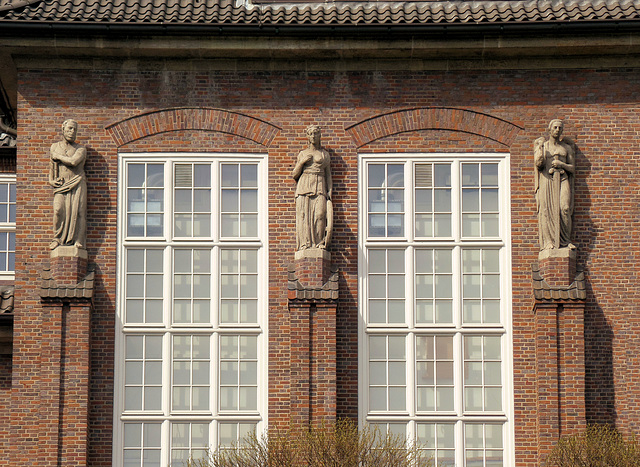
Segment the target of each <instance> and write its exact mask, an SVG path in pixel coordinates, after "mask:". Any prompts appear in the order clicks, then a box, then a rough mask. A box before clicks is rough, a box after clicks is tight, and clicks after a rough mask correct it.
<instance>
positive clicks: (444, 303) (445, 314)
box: [436, 300, 453, 323]
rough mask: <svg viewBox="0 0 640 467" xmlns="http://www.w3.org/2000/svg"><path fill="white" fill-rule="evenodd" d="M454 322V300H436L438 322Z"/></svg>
mask: <svg viewBox="0 0 640 467" xmlns="http://www.w3.org/2000/svg"><path fill="white" fill-rule="evenodd" d="M452 322H453V302H452V301H451V300H436V323H452Z"/></svg>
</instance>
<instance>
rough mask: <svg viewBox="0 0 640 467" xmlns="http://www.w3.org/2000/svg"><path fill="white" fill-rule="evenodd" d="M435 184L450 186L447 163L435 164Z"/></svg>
mask: <svg viewBox="0 0 640 467" xmlns="http://www.w3.org/2000/svg"><path fill="white" fill-rule="evenodd" d="M433 178H434V179H435V186H443V187H450V186H451V166H450V165H449V164H435V166H434V177H433Z"/></svg>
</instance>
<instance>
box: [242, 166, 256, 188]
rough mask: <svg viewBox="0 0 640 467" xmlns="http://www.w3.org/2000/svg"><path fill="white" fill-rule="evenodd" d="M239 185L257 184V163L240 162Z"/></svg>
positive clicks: (252, 185)
mask: <svg viewBox="0 0 640 467" xmlns="http://www.w3.org/2000/svg"><path fill="white" fill-rule="evenodd" d="M240 186H242V187H254V186H258V164H242V171H241V175H240Z"/></svg>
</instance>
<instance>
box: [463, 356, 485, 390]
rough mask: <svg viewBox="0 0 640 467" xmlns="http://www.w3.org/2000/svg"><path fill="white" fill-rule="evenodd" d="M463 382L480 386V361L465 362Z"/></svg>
mask: <svg viewBox="0 0 640 467" xmlns="http://www.w3.org/2000/svg"><path fill="white" fill-rule="evenodd" d="M464 384H465V385H467V386H471V385H475V386H480V385H481V384H482V363H480V362H465V364H464Z"/></svg>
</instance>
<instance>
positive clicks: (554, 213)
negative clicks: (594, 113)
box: [534, 119, 576, 250]
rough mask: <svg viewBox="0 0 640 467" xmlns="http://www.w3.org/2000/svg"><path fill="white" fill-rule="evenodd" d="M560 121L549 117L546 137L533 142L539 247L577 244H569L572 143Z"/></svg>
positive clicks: (572, 184)
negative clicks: (565, 134)
mask: <svg viewBox="0 0 640 467" xmlns="http://www.w3.org/2000/svg"><path fill="white" fill-rule="evenodd" d="M563 130H564V124H563V123H562V120H558V119H555V120H551V122H550V123H549V139H548V140H546V141H545V139H544V137H540V138H538V139H537V140H536V141H535V143H534V160H535V166H536V180H535V181H536V204H537V208H538V228H539V236H540V250H551V249H559V248H569V249H571V250H573V249H575V248H576V247H575V246H574V245H573V243H571V231H572V220H573V195H574V178H575V177H574V174H575V145H574V144H573V141H571V140H570V139H569V138H562V132H563Z"/></svg>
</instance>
